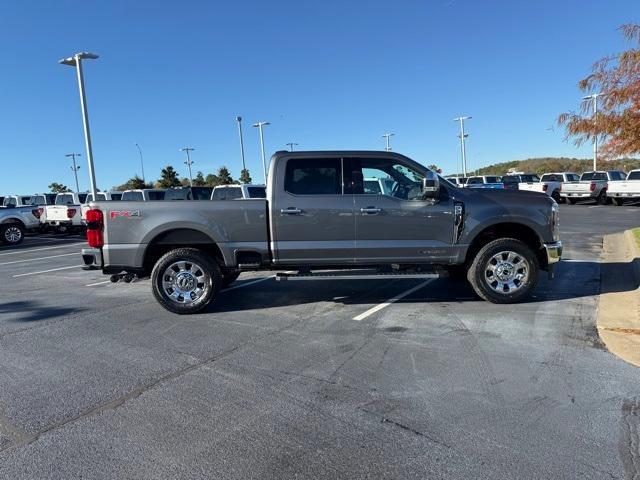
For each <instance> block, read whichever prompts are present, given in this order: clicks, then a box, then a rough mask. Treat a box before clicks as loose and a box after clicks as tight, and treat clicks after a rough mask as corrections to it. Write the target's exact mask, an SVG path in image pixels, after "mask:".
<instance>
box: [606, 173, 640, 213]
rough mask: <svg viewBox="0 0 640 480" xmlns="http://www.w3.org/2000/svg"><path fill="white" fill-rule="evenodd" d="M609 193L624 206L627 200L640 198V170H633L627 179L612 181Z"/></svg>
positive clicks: (618, 203)
mask: <svg viewBox="0 0 640 480" xmlns="http://www.w3.org/2000/svg"><path fill="white" fill-rule="evenodd" d="M607 195H608V196H609V197H610V198H611V199H612V200H613V201H614V202H615V203H616V205H618V206H622V205H623V204H624V202H625V200H632V201H637V200H640V170H637V169H636V170H631V171H630V172H629V173H628V174H627V178H626V180H622V181H619V182H611V183H610V184H609V190H608V191H607Z"/></svg>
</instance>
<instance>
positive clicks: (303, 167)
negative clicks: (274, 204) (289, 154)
mask: <svg viewBox="0 0 640 480" xmlns="http://www.w3.org/2000/svg"><path fill="white" fill-rule="evenodd" d="M284 189H285V191H286V192H288V193H291V194H293V195H340V194H341V193H342V159H340V158H309V159H306V158H304V159H303V158H300V159H291V160H289V161H288V162H287V167H286V170H285V178H284Z"/></svg>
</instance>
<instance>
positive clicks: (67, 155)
mask: <svg viewBox="0 0 640 480" xmlns="http://www.w3.org/2000/svg"><path fill="white" fill-rule="evenodd" d="M81 156H82V155H80V154H79V153H67V154H66V155H65V157H67V158H69V157H71V160H72V161H73V166H72V167H71V170H73V174H74V175H75V176H76V192H79V191H80V187H79V186H78V170H80V165H76V157H81ZM94 198H95V197H94Z"/></svg>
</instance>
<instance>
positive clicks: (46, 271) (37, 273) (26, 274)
mask: <svg viewBox="0 0 640 480" xmlns="http://www.w3.org/2000/svg"><path fill="white" fill-rule="evenodd" d="M80 267H82V265H72V266H70V267H61V268H51V269H49V270H40V271H39V272H28V273H19V274H17V275H13V278H18V277H27V276H29V275H40V274H41V273H49V272H57V271H59V270H69V269H70V268H80Z"/></svg>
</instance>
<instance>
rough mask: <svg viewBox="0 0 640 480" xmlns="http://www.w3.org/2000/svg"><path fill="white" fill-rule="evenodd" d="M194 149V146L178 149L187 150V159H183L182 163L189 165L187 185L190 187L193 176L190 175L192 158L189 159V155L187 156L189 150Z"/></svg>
mask: <svg viewBox="0 0 640 480" xmlns="http://www.w3.org/2000/svg"><path fill="white" fill-rule="evenodd" d="M194 150H195V148H191V147H184V148H181V149H180V151H181V152H187V159H186V160H185V161H184V164H185V165H186V166H188V167H189V186H190V187H193V178H192V176H191V165H193V160H191V157H190V156H189V152H193V151H194Z"/></svg>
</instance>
